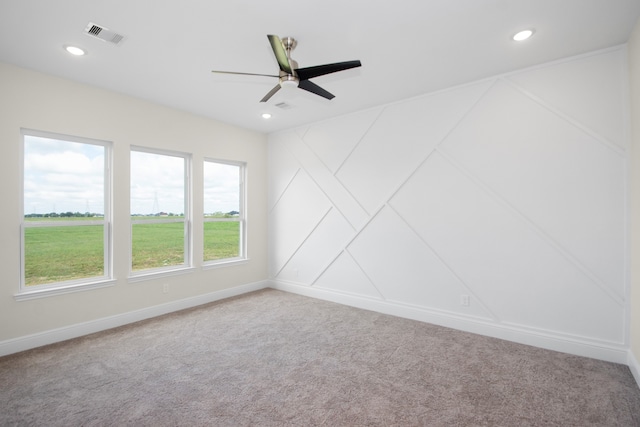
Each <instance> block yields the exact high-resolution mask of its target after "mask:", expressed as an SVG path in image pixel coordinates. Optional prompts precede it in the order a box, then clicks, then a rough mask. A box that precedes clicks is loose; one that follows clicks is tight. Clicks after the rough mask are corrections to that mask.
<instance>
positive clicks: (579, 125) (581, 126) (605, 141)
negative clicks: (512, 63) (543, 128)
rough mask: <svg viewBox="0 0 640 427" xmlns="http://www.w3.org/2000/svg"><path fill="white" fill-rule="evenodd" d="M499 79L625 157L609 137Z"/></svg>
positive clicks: (514, 83)
mask: <svg viewBox="0 0 640 427" xmlns="http://www.w3.org/2000/svg"><path fill="white" fill-rule="evenodd" d="M500 80H501V81H503V82H504V83H506V84H508V85H509V86H511V87H512V88H514V89H515V90H517V91H518V92H520V93H522V94H523V95H524V96H526V97H527V98H529V99H531V100H532V101H533V102H535V103H536V104H538V105H540V106H541V107H543V108H545V109H547V110H549V111H550V112H551V113H553V114H554V115H556V116H558V117H559V118H561V119H562V120H564V121H566V122H567V123H569V124H570V125H571V126H574V127H576V128H578V129H580V130H581V131H582V132H584V133H586V134H587V135H589V136H591V137H592V138H593V139H594V140H596V141H598V142H599V143H600V144H602V145H603V146H605V147H607V148H608V149H610V150H611V151H613V152H614V153H616V154H617V155H618V156H620V157H623V158H624V157H625V155H626V150H625V149H624V148H623V147H620V146H619V145H618V144H616V143H614V142H611V141H609V139H607V138H605V137H604V136H602V135H600V134H599V133H597V132H596V131H595V130H593V129H591V128H590V127H588V126H587V125H585V124H583V123H581V122H579V121H577V120H576V119H574V118H572V117H570V116H568V115H566V114H565V113H563V112H562V111H560V110H558V109H557V108H555V107H552V106H551V105H549V103H547V102H545V101H544V100H543V99H542V98H540V97H538V96H536V95H534V94H533V93H531V92H529V91H528V90H526V89H525V88H523V87H522V86H520V85H518V84H517V83H516V82H514V81H512V80H510V79H509V78H506V77H501V78H500Z"/></svg>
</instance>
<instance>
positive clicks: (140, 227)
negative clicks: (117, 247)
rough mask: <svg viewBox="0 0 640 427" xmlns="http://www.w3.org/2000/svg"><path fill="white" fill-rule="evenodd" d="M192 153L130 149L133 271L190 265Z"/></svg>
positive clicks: (133, 273)
mask: <svg viewBox="0 0 640 427" xmlns="http://www.w3.org/2000/svg"><path fill="white" fill-rule="evenodd" d="M189 167H190V157H189V155H188V154H183V153H174V152H166V151H159V150H151V149H147V148H141V147H134V148H132V149H131V204H130V207H131V210H130V213H131V272H132V275H134V276H135V275H136V274H137V275H140V274H148V273H153V272H159V271H163V270H175V269H176V268H185V267H188V266H189V265H190V238H189V236H190V233H189V226H190V222H189V206H190V201H189V176H188V174H189Z"/></svg>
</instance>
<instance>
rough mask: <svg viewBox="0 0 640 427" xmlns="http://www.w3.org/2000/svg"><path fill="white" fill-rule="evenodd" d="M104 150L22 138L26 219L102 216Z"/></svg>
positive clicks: (91, 146)
mask: <svg viewBox="0 0 640 427" xmlns="http://www.w3.org/2000/svg"><path fill="white" fill-rule="evenodd" d="M104 155H105V147H104V146H101V145H93V144H83V143H79V142H71V141H62V140H57V139H51V138H43V137H38V136H31V135H25V137H24V213H25V217H26V218H46V219H48V218H49V217H52V216H53V217H59V216H64V217H71V216H73V217H78V216H87V215H97V216H104V200H105V197H104V190H105V188H104Z"/></svg>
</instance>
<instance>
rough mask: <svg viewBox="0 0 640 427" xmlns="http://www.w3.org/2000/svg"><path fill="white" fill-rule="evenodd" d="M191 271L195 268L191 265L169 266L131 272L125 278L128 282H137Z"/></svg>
mask: <svg viewBox="0 0 640 427" xmlns="http://www.w3.org/2000/svg"><path fill="white" fill-rule="evenodd" d="M193 271H195V268H193V267H180V268H171V269H167V270H145V271H141V272H139V273H134V274H132V275H131V276H129V277H128V279H127V280H128V282H129V283H137V282H144V281H145V280H152V279H157V278H161V277H170V276H179V275H181V274H186V273H191V272H193Z"/></svg>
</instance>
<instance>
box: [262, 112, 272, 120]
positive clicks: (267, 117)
mask: <svg viewBox="0 0 640 427" xmlns="http://www.w3.org/2000/svg"><path fill="white" fill-rule="evenodd" d="M262 118H263V119H270V118H271V113H262Z"/></svg>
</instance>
